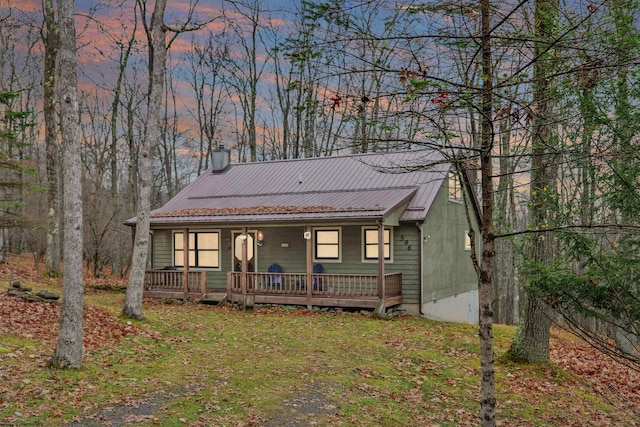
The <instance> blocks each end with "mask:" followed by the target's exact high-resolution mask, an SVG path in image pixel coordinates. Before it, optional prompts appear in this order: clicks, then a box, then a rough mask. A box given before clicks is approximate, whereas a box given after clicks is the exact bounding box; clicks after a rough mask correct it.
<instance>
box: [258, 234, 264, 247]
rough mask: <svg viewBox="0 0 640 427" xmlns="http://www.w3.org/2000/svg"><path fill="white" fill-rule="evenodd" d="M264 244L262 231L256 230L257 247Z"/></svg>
mask: <svg viewBox="0 0 640 427" xmlns="http://www.w3.org/2000/svg"><path fill="white" fill-rule="evenodd" d="M263 243H264V232H263V231H262V230H258V246H262V244H263Z"/></svg>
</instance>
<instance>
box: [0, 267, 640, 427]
mask: <svg viewBox="0 0 640 427" xmlns="http://www.w3.org/2000/svg"><path fill="white" fill-rule="evenodd" d="M9 270H11V273H10V272H9ZM10 274H11V275H12V278H13V280H14V281H15V280H19V281H21V282H22V283H23V284H25V285H28V286H32V287H34V290H35V289H48V290H54V291H58V292H59V289H60V280H52V279H47V280H45V279H44V278H42V276H40V275H39V274H38V273H37V271H35V269H34V267H33V262H32V261H31V260H30V259H29V258H25V257H23V258H20V259H12V260H11V261H10V262H9V263H7V264H4V265H1V266H0V284H2V287H5V286H4V284H8V277H9V275H10ZM96 283H97V284H99V285H101V286H105V285H118V284H120V283H119V282H118V281H117V280H115V279H111V278H108V279H102V280H101V281H96V280H94V279H89V278H87V284H88V285H87V287H86V310H85V324H84V346H85V347H84V348H85V357H84V366H83V368H82V369H81V370H80V371H71V372H67V371H55V370H49V369H47V368H46V367H45V366H46V362H47V361H48V359H49V357H50V356H51V354H52V352H53V348H54V346H55V340H56V334H57V329H58V321H59V315H60V308H59V306H57V305H55V304H50V303H32V302H27V301H24V300H22V299H18V298H15V297H9V296H7V295H5V294H4V293H3V294H2V295H0V425H4V424H8V425H70V426H71V425H72V426H81V425H82V426H91V425H95V426H103V425H107V426H108V425H113V426H115V425H142V426H145V425H148V426H152V425H191V426H211V425H225V426H282V425H305V426H308V425H345V426H347V425H358V426H379V425H388V426H397V425H425V426H474V425H477V418H476V414H477V410H478V404H477V398H478V395H479V376H478V372H479V369H478V366H479V363H478V342H477V341H478V338H477V330H476V328H475V327H473V326H468V325H451V324H443V323H438V322H432V321H429V320H426V319H420V318H415V317H402V318H397V319H394V320H391V321H383V320H376V319H372V318H369V317H367V316H363V315H360V314H358V313H344V314H326V313H325V314H317V313H309V312H308V311H306V310H302V309H293V308H263V309H256V310H254V311H253V312H240V311H237V310H235V309H233V308H229V307H217V306H206V305H198V304H182V303H173V304H167V303H164V302H159V301H145V314H146V316H147V321H145V322H133V324H131V325H128V324H127V320H126V319H123V318H121V317H119V316H118V314H119V311H120V310H121V307H122V301H123V295H122V294H121V293H114V292H105V291H96V290H94V285H95V284H96ZM513 333H514V328H512V327H503V326H497V327H496V328H495V344H496V354H498V355H500V354H502V353H503V352H504V351H505V349H506V348H507V346H508V345H509V343H510V340H511V339H512V337H513ZM552 359H553V365H552V366H548V367H543V368H540V367H534V366H520V365H511V364H504V363H502V362H500V361H498V363H497V367H496V388H497V397H498V420H499V421H498V422H499V425H505V426H525V425H526V426H529V425H536V426H539V425H546V426H607V425H612V426H635V425H639V424H638V421H637V420H638V419H639V418H640V417H639V414H640V376H639V375H638V373H636V372H635V371H632V370H629V369H628V368H626V367H624V366H621V365H619V364H617V363H615V362H614V361H612V360H610V359H609V358H607V357H606V356H603V355H600V354H599V353H597V352H595V351H594V350H593V349H591V348H589V347H588V346H587V345H585V344H584V343H582V342H581V341H578V340H576V339H574V338H573V337H571V336H570V335H568V334H566V333H564V332H561V331H555V332H554V336H553V341H552ZM498 360H499V358H498Z"/></svg>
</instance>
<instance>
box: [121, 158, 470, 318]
mask: <svg viewBox="0 0 640 427" xmlns="http://www.w3.org/2000/svg"><path fill="white" fill-rule="evenodd" d="M425 165H426V167H425ZM470 176H471V174H469V173H467V172H466V171H465V172H463V173H462V174H458V173H456V172H455V168H453V166H452V164H451V163H450V162H448V161H447V160H446V159H445V158H444V157H443V156H442V154H441V153H439V152H438V151H437V150H415V151H400V152H392V153H384V154H383V153H376V154H361V155H348V156H335V157H321V158H308V159H294V160H279V161H269V162H256V163H238V164H232V163H231V161H230V155H229V151H228V150H225V149H223V148H221V149H219V150H216V151H215V152H214V159H213V167H212V168H211V169H210V170H208V171H207V172H205V173H204V174H202V175H201V176H199V177H198V178H197V179H196V180H195V181H193V182H192V183H191V184H189V185H188V186H187V187H186V188H185V189H184V190H183V191H181V192H180V193H179V194H178V195H177V196H175V197H174V198H173V199H171V200H170V201H169V202H167V203H166V204H165V205H164V206H162V207H161V208H159V209H156V210H154V211H152V212H151V215H150V221H151V222H150V224H151V225H150V233H151V236H152V237H151V240H150V241H151V243H150V244H151V247H150V256H149V270H148V271H147V272H146V275H145V278H146V280H145V293H144V295H145V297H171V298H198V299H204V300H211V301H219V300H222V299H226V300H233V301H243V302H244V303H245V304H247V305H251V304H257V303H275V304H299V305H306V306H308V307H309V308H311V307H312V306H331V307H355V308H358V307H360V308H377V309H382V310H384V309H385V308H389V307H394V306H395V307H400V308H402V309H405V310H407V311H408V312H409V313H413V314H421V315H424V316H426V317H429V318H434V319H438V320H446V321H456V322H469V323H475V322H477V311H478V302H477V275H476V273H475V270H474V268H473V265H472V263H471V260H470V251H471V250H472V247H474V246H473V245H471V241H470V237H469V233H468V231H469V228H470V226H469V223H471V228H473V229H474V230H475V231H476V234H475V235H476V236H477V237H476V244H475V248H479V247H480V238H479V235H480V233H479V215H478V203H477V201H476V199H475V196H474V195H473V190H472V188H473V185H472V180H471V179H469V177H470ZM460 177H461V178H462V179H460ZM465 194H467V195H470V196H471V197H468V198H467V200H469V201H470V202H468V203H465V202H464V200H463V196H464V195H465ZM127 223H128V225H132V226H135V218H134V219H132V220H129V221H127ZM185 236H188V238H185ZM476 250H477V251H478V255H479V249H476Z"/></svg>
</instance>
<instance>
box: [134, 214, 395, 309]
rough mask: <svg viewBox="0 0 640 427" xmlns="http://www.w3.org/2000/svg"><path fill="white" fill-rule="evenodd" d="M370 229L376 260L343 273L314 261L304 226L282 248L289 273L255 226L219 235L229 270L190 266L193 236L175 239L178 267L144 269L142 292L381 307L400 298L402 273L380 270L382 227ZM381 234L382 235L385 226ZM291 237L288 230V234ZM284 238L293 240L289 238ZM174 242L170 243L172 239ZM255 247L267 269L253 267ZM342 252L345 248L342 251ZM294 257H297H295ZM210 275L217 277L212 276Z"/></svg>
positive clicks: (249, 302)
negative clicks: (296, 243) (225, 246)
mask: <svg viewBox="0 0 640 427" xmlns="http://www.w3.org/2000/svg"><path fill="white" fill-rule="evenodd" d="M376 228H377V231H376V232H375V234H374V235H375V236H376V237H377V240H378V242H381V243H378V242H376V244H375V246H374V250H373V251H372V252H373V253H374V254H375V255H376V257H377V258H378V259H377V260H375V261H374V262H373V263H369V264H355V263H354V264H351V263H349V264H350V267H348V268H349V269H350V270H352V271H348V272H342V271H326V269H328V268H333V265H336V264H328V265H325V268H324V269H323V266H322V265H321V264H319V263H317V262H318V260H317V257H314V254H316V255H317V252H318V249H317V248H315V250H314V248H313V246H312V245H313V242H312V240H313V239H312V238H311V235H312V230H313V229H312V227H309V226H307V227H303V233H301V234H302V236H300V237H303V240H302V242H304V243H303V244H302V245H299V246H298V249H297V250H296V249H294V250H293V251H294V252H286V253H287V254H288V257H286V258H287V260H288V262H289V264H287V265H288V266H289V268H291V266H292V265H295V266H297V267H296V268H295V269H293V271H286V269H285V270H283V269H282V268H281V267H280V265H279V264H277V263H274V262H273V260H274V258H273V257H276V259H278V258H280V259H282V258H284V257H282V256H281V254H282V253H283V252H280V253H278V252H277V250H278V249H279V248H278V246H281V247H282V245H272V246H267V244H265V238H264V233H263V232H262V231H260V230H258V231H256V230H249V229H248V228H246V227H244V228H241V229H240V230H238V231H237V232H234V231H231V232H230V236H231V237H230V238H229V239H228V240H226V241H225V240H224V239H223V242H226V243H227V244H228V245H229V244H230V245H229V246H228V248H229V249H230V250H231V253H232V255H233V262H232V265H233V268H232V269H230V270H228V271H226V272H224V271H208V270H203V269H194V270H191V269H190V267H189V264H190V262H189V260H188V259H187V254H188V253H189V252H190V245H191V243H190V242H189V240H193V239H182V238H179V239H178V242H179V243H178V245H177V248H178V251H179V252H180V253H179V256H176V257H175V259H179V260H180V259H181V260H182V261H183V262H182V265H179V266H178V267H175V266H169V267H165V268H164V269H153V270H148V271H147V272H146V275H145V290H144V296H145V297H152V298H153V297H155V298H178V299H198V300H203V301H213V302H215V301H223V300H225V301H229V302H240V303H242V304H243V305H245V306H251V305H253V304H295V305H303V306H307V307H308V308H309V309H310V308H311V307H312V306H335V307H353V308H379V309H382V310H384V309H386V308H388V307H392V306H395V305H399V304H402V302H403V301H402V273H401V272H397V271H396V272H389V273H387V272H386V271H385V263H384V259H385V254H387V255H388V246H389V245H390V244H389V242H388V238H387V252H385V244H384V242H385V237H384V236H385V235H384V233H385V228H384V226H383V225H382V224H379V225H378V226H377V227H376ZM376 228H374V230H376ZM347 229H348V228H346V227H344V229H343V232H344V233H347V231H346V230H347ZM274 230H276V231H278V233H280V235H281V234H282V233H284V232H286V230H287V229H282V228H280V229H272V231H274ZM348 230H351V231H350V232H349V233H353V234H354V235H355V236H358V233H359V232H361V228H360V226H355V227H352V228H350V229H348ZM321 231H325V230H324V229H322V230H321ZM386 232H387V235H388V234H389V231H388V229H387V230H386ZM189 233H190V230H189V229H186V228H185V229H183V233H181V235H184V236H186V235H189ZM174 234H175V232H174ZM317 234H318V233H317V232H316V235H317ZM272 235H274V233H272ZM291 236H292V235H291V234H290V235H289V237H291ZM358 237H359V236H358ZM288 240H290V241H292V242H293V241H295V240H294V239H288ZM316 240H317V239H316ZM348 240H349V244H351V245H353V246H355V245H357V244H358V243H359V241H358V242H357V241H355V240H352V239H348ZM302 242H301V243H302ZM292 244H293V243H292ZM174 246H176V245H175V243H174ZM288 246H289V244H288V243H287V244H286V246H285V247H286V249H289V247H288ZM300 249H303V250H300ZM305 249H306V250H305ZM258 251H260V253H261V254H262V257H263V258H267V259H268V261H269V263H270V264H271V265H270V266H269V268H268V269H267V268H266V267H265V266H264V264H261V265H262V268H260V269H258V268H257V267H258V264H257V263H256V260H257V258H256V256H257V255H256V254H257V252H258ZM305 252H306V254H305ZM347 252H348V251H347V250H345V254H346V253H347ZM269 255H271V256H272V258H271V259H269ZM300 255H302V256H301V257H300ZM191 256H192V257H193V251H191ZM346 256H348V255H345V257H346ZM299 261H302V262H301V263H300V262H299ZM192 264H193V263H192ZM340 264H341V263H340ZM340 264H338V265H340ZM358 265H359V266H360V267H358ZM273 267H277V269H273ZM300 267H302V268H300ZM354 267H355V268H354ZM296 269H297V270H298V271H297V272H296V271H295V270H296ZM265 270H266V271H265ZM300 270H303V271H300ZM353 270H355V271H353ZM358 270H360V271H358ZM221 274H223V275H224V276H223V277H224V278H225V279H224V280H220V279H222V278H223V277H220V276H221ZM214 277H217V279H215V280H213V278H214Z"/></svg>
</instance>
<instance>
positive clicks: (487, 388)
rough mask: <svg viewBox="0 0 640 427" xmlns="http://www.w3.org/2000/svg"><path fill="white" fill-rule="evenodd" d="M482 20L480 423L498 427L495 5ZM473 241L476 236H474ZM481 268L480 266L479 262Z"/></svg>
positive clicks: (486, 3) (485, 4) (486, 5)
mask: <svg viewBox="0 0 640 427" xmlns="http://www.w3.org/2000/svg"><path fill="white" fill-rule="evenodd" d="M480 9H481V19H482V30H481V31H482V37H481V40H482V104H481V110H480V113H481V115H482V117H481V120H480V132H481V138H480V140H481V141H480V143H481V147H480V153H481V154H480V173H481V178H480V179H481V188H482V259H481V260H480V268H479V271H478V273H479V274H478V276H479V280H478V301H479V305H480V307H479V308H480V316H479V336H480V372H481V388H480V422H481V425H482V426H484V427H489V426H491V427H492V426H495V425H496V397H495V382H494V381H495V380H494V376H495V361H494V352H493V309H492V306H491V293H492V288H493V265H494V260H495V250H494V237H493V197H494V196H493V155H492V153H493V145H494V133H493V62H492V61H493V60H492V45H491V43H492V42H491V2H490V0H482V1H481V2H480ZM471 240H472V241H473V240H474V239H473V236H472V239H471ZM476 264H477V262H476Z"/></svg>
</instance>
